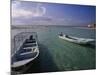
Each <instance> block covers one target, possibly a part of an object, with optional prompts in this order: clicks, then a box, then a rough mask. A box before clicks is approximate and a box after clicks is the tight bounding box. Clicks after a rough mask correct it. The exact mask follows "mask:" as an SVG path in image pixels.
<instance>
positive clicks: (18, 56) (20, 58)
mask: <svg viewBox="0 0 100 75" xmlns="http://www.w3.org/2000/svg"><path fill="white" fill-rule="evenodd" d="M38 55H39V48H38V43H37V39H36V38H33V35H30V36H29V38H28V39H26V40H25V41H24V42H23V44H22V46H21V47H20V49H19V50H18V51H16V53H15V54H14V55H13V56H12V57H11V68H13V69H14V70H16V69H17V70H18V69H20V68H23V66H25V65H27V64H28V63H30V62H31V61H34V60H35V59H36V58H37V57H38ZM25 68H27V67H25Z"/></svg>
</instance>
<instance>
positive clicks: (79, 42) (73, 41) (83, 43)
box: [58, 36, 94, 45]
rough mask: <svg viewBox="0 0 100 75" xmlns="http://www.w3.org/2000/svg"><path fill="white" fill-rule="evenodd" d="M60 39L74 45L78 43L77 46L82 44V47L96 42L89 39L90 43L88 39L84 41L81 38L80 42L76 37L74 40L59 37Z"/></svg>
mask: <svg viewBox="0 0 100 75" xmlns="http://www.w3.org/2000/svg"><path fill="white" fill-rule="evenodd" d="M58 37H59V38H61V39H63V40H66V41H69V42H72V43H76V44H81V45H88V44H90V42H93V41H94V40H93V39H89V41H88V39H86V40H85V39H82V38H81V39H82V40H78V38H76V37H73V39H70V38H66V37H65V36H58ZM74 38H75V39H74ZM79 39H80V38H79Z"/></svg>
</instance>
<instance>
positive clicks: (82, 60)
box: [12, 26, 96, 72]
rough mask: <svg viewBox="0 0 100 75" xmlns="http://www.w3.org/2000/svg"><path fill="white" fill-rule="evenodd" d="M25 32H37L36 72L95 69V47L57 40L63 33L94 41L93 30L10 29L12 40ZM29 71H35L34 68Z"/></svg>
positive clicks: (67, 28)
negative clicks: (37, 62)
mask: <svg viewBox="0 0 100 75" xmlns="http://www.w3.org/2000/svg"><path fill="white" fill-rule="evenodd" d="M25 31H28V32H29V31H30V32H37V34H38V41H39V48H40V55H39V66H37V67H38V70H37V72H50V71H69V70H85V69H95V68H96V66H95V64H96V50H95V47H92V46H82V45H78V44H74V43H71V42H68V41H64V40H62V39H60V38H58V33H59V32H63V33H65V34H68V35H71V36H76V37H82V38H93V39H95V30H93V29H85V28H76V27H63V26H62V27H61V26H60V27H59V26H58V27H57V26H48V27H37V28H32V29H28V28H26V29H14V30H13V29H12V40H13V37H14V35H16V34H17V33H20V32H25ZM30 69H31V70H35V68H34V67H31V68H30ZM30 69H29V70H30Z"/></svg>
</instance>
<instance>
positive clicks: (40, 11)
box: [12, 1, 46, 19]
mask: <svg viewBox="0 0 100 75" xmlns="http://www.w3.org/2000/svg"><path fill="white" fill-rule="evenodd" d="M20 5H21V2H20V1H14V2H12V18H20V17H21V18H23V19H24V18H32V17H41V16H43V15H44V14H45V13H46V8H45V7H43V6H42V5H40V4H37V6H36V7H33V8H32V9H30V10H29V9H25V8H22V7H21V6H20Z"/></svg>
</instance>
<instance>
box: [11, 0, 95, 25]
mask: <svg viewBox="0 0 100 75" xmlns="http://www.w3.org/2000/svg"><path fill="white" fill-rule="evenodd" d="M11 18H12V21H11V24H12V25H66V26H70V25H72V26H74V25H75V26H80V25H88V24H93V23H96V6H86V5H72V4H57V3H43V2H31V1H18V0H12V4H11Z"/></svg>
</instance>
